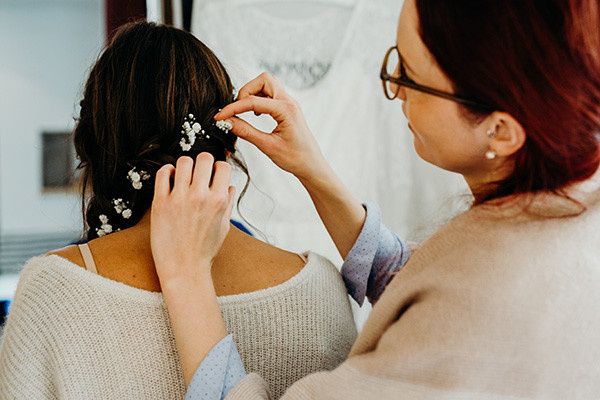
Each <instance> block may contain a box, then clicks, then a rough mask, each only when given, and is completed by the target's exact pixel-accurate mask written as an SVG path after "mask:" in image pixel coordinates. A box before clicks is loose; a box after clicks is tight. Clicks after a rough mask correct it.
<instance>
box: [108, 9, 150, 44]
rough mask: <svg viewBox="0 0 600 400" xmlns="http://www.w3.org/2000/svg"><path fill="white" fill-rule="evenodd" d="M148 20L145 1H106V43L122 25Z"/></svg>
mask: <svg viewBox="0 0 600 400" xmlns="http://www.w3.org/2000/svg"><path fill="white" fill-rule="evenodd" d="M144 18H146V1H145V0H131V1H120V0H106V3H105V23H106V41H107V42H110V39H111V38H112V36H113V35H114V33H115V30H116V29H117V28H118V27H120V26H121V25H123V24H125V23H127V22H131V21H135V20H138V19H144Z"/></svg>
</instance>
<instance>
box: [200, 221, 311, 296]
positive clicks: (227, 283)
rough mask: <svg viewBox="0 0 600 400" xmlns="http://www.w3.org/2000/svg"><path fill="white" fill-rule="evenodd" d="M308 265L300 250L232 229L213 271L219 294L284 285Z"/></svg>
mask: <svg viewBox="0 0 600 400" xmlns="http://www.w3.org/2000/svg"><path fill="white" fill-rule="evenodd" d="M305 265H306V262H305V261H304V260H303V259H302V258H301V257H300V256H299V255H298V254H296V253H293V252H290V251H286V250H283V249H281V248H278V247H276V246H273V245H271V244H268V243H265V242H263V241H260V240H258V239H256V238H253V237H250V236H247V235H245V234H243V233H241V232H235V231H234V230H232V232H231V235H230V236H229V237H228V239H227V240H226V242H225V246H224V248H223V249H222V251H221V253H219V255H218V256H217V258H216V259H215V263H214V264H213V269H212V274H213V280H214V283H215V289H216V291H217V294H218V295H230V294H238V293H246V292H252V291H256V290H260V289H266V288H269V287H273V286H277V285H280V284H282V283H284V282H285V281H287V280H289V279H291V278H292V277H294V276H295V275H297V274H298V273H299V272H300V271H301V270H302V269H303V268H304V266H305Z"/></svg>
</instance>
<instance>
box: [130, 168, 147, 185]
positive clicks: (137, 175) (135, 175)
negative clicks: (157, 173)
mask: <svg viewBox="0 0 600 400" xmlns="http://www.w3.org/2000/svg"><path fill="white" fill-rule="evenodd" d="M127 179H129V181H130V182H131V185H132V186H133V188H134V189H135V190H140V189H141V188H142V186H143V185H142V182H143V181H147V180H148V179H150V174H149V173H147V172H146V171H142V170H140V171H138V170H137V169H136V168H135V167H133V168H132V169H130V170H129V172H128V173H127Z"/></svg>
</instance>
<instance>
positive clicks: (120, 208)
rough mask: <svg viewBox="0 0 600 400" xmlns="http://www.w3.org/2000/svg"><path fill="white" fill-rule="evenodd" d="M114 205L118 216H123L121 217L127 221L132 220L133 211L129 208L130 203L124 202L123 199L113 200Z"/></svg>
mask: <svg viewBox="0 0 600 400" xmlns="http://www.w3.org/2000/svg"><path fill="white" fill-rule="evenodd" d="M113 204H114V206H115V211H116V212H117V214H121V216H122V217H123V218H125V219H129V218H131V214H133V211H131V209H130V208H129V203H128V202H126V201H123V199H113Z"/></svg>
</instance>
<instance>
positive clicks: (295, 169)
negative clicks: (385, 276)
mask: <svg viewBox="0 0 600 400" xmlns="http://www.w3.org/2000/svg"><path fill="white" fill-rule="evenodd" d="M248 111H254V113H255V114H257V115H258V114H269V115H270V116H271V117H272V118H273V119H274V120H275V121H276V122H277V127H276V128H275V130H274V131H273V132H272V133H270V134H269V133H266V132H262V131H260V130H258V129H256V128H254V127H253V126H252V125H250V124H249V123H247V122H246V121H243V120H241V119H239V118H233V117H234V116H235V115H236V114H241V113H244V112H248ZM215 119H216V120H223V119H229V120H230V121H231V123H232V124H233V128H232V132H233V133H234V134H235V135H237V136H238V137H240V138H242V139H245V140H247V141H249V142H250V143H252V144H254V145H255V146H256V147H258V149H259V150H260V151H262V152H263V153H265V154H266V155H267V156H268V157H269V158H270V159H271V160H272V161H273V162H274V163H275V164H277V165H278V166H279V167H280V168H281V169H283V170H285V171H288V172H290V173H292V174H293V175H295V176H296V177H297V178H298V179H299V180H300V182H301V183H302V184H303V185H304V187H305V188H306V190H307V191H308V194H309V195H310V197H311V199H312V201H313V203H314V205H315V208H316V209H317V212H318V213H319V216H320V217H321V220H322V221H323V224H324V225H325V227H326V228H327V231H328V232H329V235H330V236H331V238H332V239H333V242H334V243H335V245H336V247H337V249H338V251H339V252H340V255H341V256H342V258H346V255H348V253H349V252H350V250H351V249H352V246H353V245H354V243H355V242H356V238H357V237H358V235H359V233H360V231H361V228H362V226H363V223H364V220H365V217H366V213H365V210H364V209H363V207H362V205H361V203H360V202H359V201H357V200H356V199H355V198H354V197H353V196H352V194H351V193H350V192H349V191H348V189H347V188H346V186H345V185H344V184H343V183H342V181H341V180H340V179H339V178H338V177H337V175H336V174H335V172H334V171H333V169H332V168H331V167H330V166H329V163H328V162H327V161H326V160H325V157H324V156H323V154H322V153H321V149H320V148H319V145H318V144H317V141H316V140H315V138H314V136H313V135H312V133H311V131H310V129H309V128H308V125H307V124H306V120H305V119H304V116H303V115H302V111H301V110H300V107H299V106H298V103H296V102H295V101H294V100H293V99H292V98H291V97H289V96H288V95H287V93H286V92H285V90H284V89H283V86H282V85H281V83H279V81H278V80H277V79H275V78H274V77H272V76H271V75H269V74H267V73H263V74H261V75H260V76H259V77H258V78H256V79H254V80H253V81H250V82H249V83H247V84H246V85H245V86H244V87H243V88H242V89H240V91H239V93H238V100H237V101H236V102H235V103H232V104H229V105H228V106H226V107H225V108H223V110H221V112H219V113H218V114H217V115H215Z"/></svg>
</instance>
